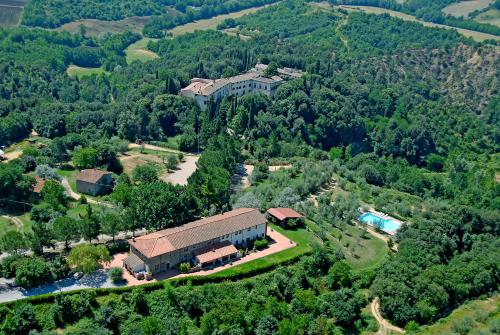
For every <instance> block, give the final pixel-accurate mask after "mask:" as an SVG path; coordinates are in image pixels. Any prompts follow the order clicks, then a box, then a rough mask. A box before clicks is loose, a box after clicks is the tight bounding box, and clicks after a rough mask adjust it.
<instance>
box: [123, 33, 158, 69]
mask: <svg viewBox="0 0 500 335" xmlns="http://www.w3.org/2000/svg"><path fill="white" fill-rule="evenodd" d="M150 41H155V40H154V39H152V38H143V39H141V40H139V41H137V42H135V43H133V44H131V45H129V46H128V48H127V49H125V54H126V55H127V63H129V64H130V63H132V62H133V61H136V60H137V61H139V62H147V61H149V60H152V59H156V58H159V56H158V55H157V54H155V53H154V52H152V51H150V50H148V43H149V42H150Z"/></svg>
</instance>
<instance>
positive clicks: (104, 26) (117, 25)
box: [0, 0, 149, 36]
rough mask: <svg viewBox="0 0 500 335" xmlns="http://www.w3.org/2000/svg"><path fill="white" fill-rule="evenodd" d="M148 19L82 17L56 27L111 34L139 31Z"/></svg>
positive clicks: (74, 31) (94, 34) (92, 34)
mask: <svg viewBox="0 0 500 335" xmlns="http://www.w3.org/2000/svg"><path fill="white" fill-rule="evenodd" d="M0 1H1V0H0ZM148 21H149V16H132V17H127V18H125V19H123V20H117V21H104V20H96V19H82V20H76V21H73V22H69V23H66V24H63V25H62V26H60V27H59V28H57V30H58V31H69V32H70V33H78V32H80V26H83V27H85V35H86V36H98V35H99V34H101V33H107V32H109V33H113V34H118V33H123V32H125V31H132V32H136V33H140V32H142V28H144V25H145V24H146V23H147V22H148Z"/></svg>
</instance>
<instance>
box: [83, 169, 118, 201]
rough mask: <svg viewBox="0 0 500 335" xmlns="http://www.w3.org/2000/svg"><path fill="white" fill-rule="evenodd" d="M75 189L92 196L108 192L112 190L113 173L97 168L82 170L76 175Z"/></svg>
mask: <svg viewBox="0 0 500 335" xmlns="http://www.w3.org/2000/svg"><path fill="white" fill-rule="evenodd" d="M76 190H77V192H79V193H84V194H89V195H94V196H95V195H100V194H106V193H110V192H111V191H112V190H113V175H112V173H111V172H108V171H103V170H97V169H86V170H82V171H80V174H79V175H78V176H77V177H76Z"/></svg>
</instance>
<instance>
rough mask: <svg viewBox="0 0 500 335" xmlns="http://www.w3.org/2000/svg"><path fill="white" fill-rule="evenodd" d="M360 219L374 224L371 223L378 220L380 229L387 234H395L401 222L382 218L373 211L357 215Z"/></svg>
mask: <svg viewBox="0 0 500 335" xmlns="http://www.w3.org/2000/svg"><path fill="white" fill-rule="evenodd" d="M359 219H360V220H361V221H364V222H366V223H368V224H369V225H372V226H373V225H374V224H373V223H374V222H376V221H379V222H381V223H382V226H381V227H380V229H381V230H383V231H385V232H386V233H389V234H395V233H396V231H397V230H398V229H399V228H401V222H400V221H396V220H390V219H384V218H382V217H380V216H378V215H375V214H373V213H364V214H363V215H361V216H360V217H359Z"/></svg>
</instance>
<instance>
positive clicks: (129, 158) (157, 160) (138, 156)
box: [119, 151, 163, 176]
mask: <svg viewBox="0 0 500 335" xmlns="http://www.w3.org/2000/svg"><path fill="white" fill-rule="evenodd" d="M119 159H120V162H121V163H122V165H123V172H125V173H126V174H128V175H129V176H132V171H133V170H134V169H135V168H136V167H137V166H139V165H144V164H155V165H156V164H157V165H163V160H162V158H161V157H159V156H156V155H151V154H144V153H140V152H135V151H129V152H127V153H126V154H125V155H122V156H120V158H119Z"/></svg>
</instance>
